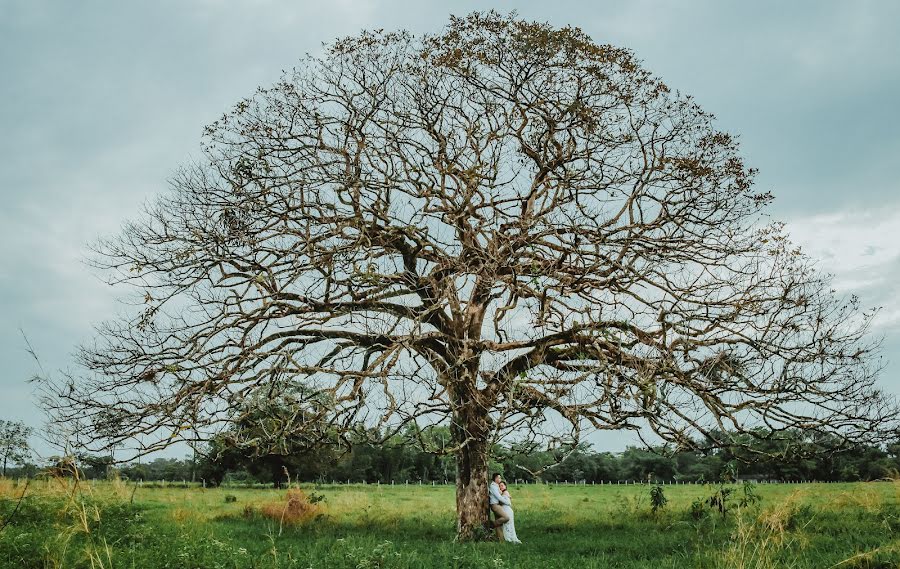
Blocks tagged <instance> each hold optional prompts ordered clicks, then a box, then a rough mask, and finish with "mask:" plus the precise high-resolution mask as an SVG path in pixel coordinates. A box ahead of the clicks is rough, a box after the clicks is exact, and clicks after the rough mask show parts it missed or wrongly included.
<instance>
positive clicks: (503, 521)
mask: <svg viewBox="0 0 900 569" xmlns="http://www.w3.org/2000/svg"><path fill="white" fill-rule="evenodd" d="M488 500H489V503H490V505H491V511H492V512H494V528H503V534H502V536H503V541H508V542H510V543H522V542H521V541H519V538H518V536H516V523H515V521H514V520H513V509H512V501H511V500H510V496H509V490H508V489H507V488H506V482H504V481H503V479H502V478H500V475H499V474H494V475H493V476H491V484H490V486H488Z"/></svg>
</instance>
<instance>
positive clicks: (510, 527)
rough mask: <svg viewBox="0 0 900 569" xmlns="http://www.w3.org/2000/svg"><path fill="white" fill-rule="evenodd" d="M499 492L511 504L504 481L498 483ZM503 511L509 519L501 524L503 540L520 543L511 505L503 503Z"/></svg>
mask: <svg viewBox="0 0 900 569" xmlns="http://www.w3.org/2000/svg"><path fill="white" fill-rule="evenodd" d="M500 494H501V495H502V496H503V497H504V498H506V500H507V501H508V502H509V503H510V504H512V499H511V498H510V496H509V490H507V488H506V482H501V483H500ZM503 511H504V512H506V515H507V516H509V521H508V522H506V523H505V524H503V541H507V542H509V543H522V542H521V541H519V536H517V535H516V520H515V517H514V516H513V509H512V506H507V505H505V504H504V505H503Z"/></svg>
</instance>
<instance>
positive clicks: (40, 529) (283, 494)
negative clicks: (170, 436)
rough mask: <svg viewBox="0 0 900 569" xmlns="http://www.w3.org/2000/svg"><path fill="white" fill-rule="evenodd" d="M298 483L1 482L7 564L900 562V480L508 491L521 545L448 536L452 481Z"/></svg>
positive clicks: (223, 568)
mask: <svg viewBox="0 0 900 569" xmlns="http://www.w3.org/2000/svg"><path fill="white" fill-rule="evenodd" d="M300 488H301V491H297V490H292V491H286V490H274V489H238V488H207V489H203V488H197V487H192V488H177V487H149V486H146V485H145V486H141V487H137V486H135V485H134V484H132V483H123V482H118V481H115V482H102V483H98V482H80V483H79V484H77V485H75V484H74V483H73V482H72V481H71V480H42V481H32V482H31V483H30V485H29V486H28V488H27V491H26V497H25V498H24V499H23V500H21V501H20V500H18V497H19V496H20V495H21V494H22V491H23V489H24V482H23V481H12V480H0V526H2V529H0V567H2V568H7V567H9V568H16V569H30V568H41V569H46V568H80V567H90V568H106V569H112V568H126V567H127V568H138V569H153V568H164V567H165V568H197V569H200V568H203V569H206V568H209V569H213V568H215V569H244V568H247V569H249V568H272V569H275V568H303V569H305V568H316V569H317V568H332V567H333V568H363V569H374V568H430V567H439V568H473V569H474V568H478V569H485V568H519V567H521V568H546V567H583V568H639V567H640V568H654V569H657V568H679V569H681V568H688V567H700V568H729V569H730V568H768V567H772V568H774V567H778V568H810V569H823V568H828V567H836V568H837V567H839V568H843V569H851V568H857V569H858V568H888V567H892V568H893V567H900V483H891V482H875V483H857V484H806V485H760V486H756V487H755V488H754V492H755V494H757V495H758V496H759V498H760V499H759V500H758V501H754V500H752V499H749V500H748V499H746V498H747V496H746V495H745V494H744V490H743V488H742V487H738V486H732V487H724V488H728V489H730V490H731V493H730V495H729V496H728V497H727V500H726V504H727V507H728V508H730V510H729V511H728V512H727V513H726V514H725V515H724V516H723V515H722V514H721V513H720V512H719V511H718V509H717V508H711V507H710V506H709V504H708V503H707V502H706V499H707V498H709V497H710V496H711V495H713V493H715V492H716V491H718V490H720V489H721V488H723V487H720V486H712V485H709V486H699V485H698V486H664V495H665V498H666V499H667V503H666V504H665V505H664V506H662V507H661V508H659V509H658V510H657V511H656V512H655V513H654V512H652V511H651V510H652V508H651V498H650V487H648V486H646V485H645V486H640V485H638V486H616V485H612V486H610V485H606V486H564V485H544V486H540V485H539V486H534V485H528V486H513V487H512V488H511V490H512V492H513V502H514V506H515V509H516V527H517V530H518V534H519V537H520V538H521V539H522V541H523V542H524V544H523V545H521V546H514V545H511V544H505V543H479V544H457V543H454V542H453V536H454V523H455V521H454V496H453V488H452V487H449V486H444V487H441V486H438V487H431V486H397V487H390V486H372V485H369V486H362V485H350V486H344V485H341V486H331V485H324V486H314V485H305V484H304V485H301V486H300ZM727 491H728V490H726V492H727ZM751 498H752V495H751ZM317 500H318V501H317ZM741 502H744V505H743V506H741ZM16 508H18V509H16ZM14 512H15V513H14Z"/></svg>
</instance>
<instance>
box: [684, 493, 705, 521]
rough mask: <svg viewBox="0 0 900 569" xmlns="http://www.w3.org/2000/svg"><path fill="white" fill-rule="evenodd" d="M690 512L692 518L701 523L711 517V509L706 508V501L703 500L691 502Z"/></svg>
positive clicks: (698, 499)
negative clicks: (708, 516)
mask: <svg viewBox="0 0 900 569" xmlns="http://www.w3.org/2000/svg"><path fill="white" fill-rule="evenodd" d="M688 511H689V512H690V514H691V517H692V518H694V519H695V520H697V521H700V520H702V519H703V518H705V517H706V516H707V515H709V508H707V507H706V501H704V500H703V499H702V498H697V499H696V500H694V501H693V502H691V507H690V509H689V510H688Z"/></svg>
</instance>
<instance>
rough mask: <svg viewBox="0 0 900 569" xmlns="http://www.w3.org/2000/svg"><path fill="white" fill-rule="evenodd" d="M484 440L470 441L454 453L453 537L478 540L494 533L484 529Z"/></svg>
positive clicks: (485, 516)
mask: <svg viewBox="0 0 900 569" xmlns="http://www.w3.org/2000/svg"><path fill="white" fill-rule="evenodd" d="M487 454H488V453H487V441H486V440H485V439H481V440H477V441H476V440H472V439H469V443H468V444H467V445H466V446H465V447H463V448H462V449H460V451H459V453H458V454H457V455H456V539H457V540H458V541H479V540H484V539H489V538H490V537H491V536H492V535H493V533H492V532H491V531H489V530H488V529H487V524H488V521H489V515H488V508H489V506H488V471H487V461H488V458H487Z"/></svg>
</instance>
